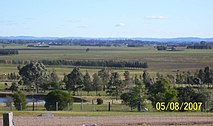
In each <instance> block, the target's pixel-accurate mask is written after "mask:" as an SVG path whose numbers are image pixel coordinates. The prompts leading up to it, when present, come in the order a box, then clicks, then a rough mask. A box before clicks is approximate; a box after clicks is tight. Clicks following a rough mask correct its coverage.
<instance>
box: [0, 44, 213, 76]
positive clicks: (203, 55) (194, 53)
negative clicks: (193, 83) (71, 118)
mask: <svg viewBox="0 0 213 126" xmlns="http://www.w3.org/2000/svg"><path fill="white" fill-rule="evenodd" d="M7 48H10V49H11V48H13V49H20V50H19V54H18V55H10V56H0V60H25V61H29V60H33V61H35V60H43V59H45V60H47V59H49V60H58V59H60V60H123V61H135V60H139V61H143V62H147V63H148V69H147V70H148V71H149V72H151V73H157V72H161V73H162V74H166V73H174V72H175V71H177V70H180V71H187V70H190V71H191V70H195V69H199V68H203V67H205V66H209V67H210V68H211V67H213V51H212V50H199V49H197V50H190V49H187V50H183V51H157V50H156V49H155V48H153V47H151V46H150V47H149V46H147V47H136V48H128V47H93V46H92V47H84V46H56V47H50V48H47V49H43V48H42V49H39V48H38V49H35V50H32V49H30V48H27V47H26V46H7ZM87 48H90V51H89V52H86V51H85V50H86V49H87ZM16 67H17V65H12V64H1V65H0V68H1V73H2V74H3V73H8V72H17V69H16ZM70 67H71V69H72V66H48V68H49V69H50V70H51V69H53V68H54V69H55V70H56V72H57V73H59V75H62V74H63V73H68V72H70V71H71V69H69V68H70ZM86 69H87V70H89V72H92V73H94V72H96V71H98V68H92V67H87V68H85V67H84V68H82V71H83V72H84V71H85V70H86ZM143 70H144V69H134V70H133V69H132V70H130V73H131V74H138V73H141V72H142V71H143ZM119 71H124V68H121V69H120V70H119Z"/></svg>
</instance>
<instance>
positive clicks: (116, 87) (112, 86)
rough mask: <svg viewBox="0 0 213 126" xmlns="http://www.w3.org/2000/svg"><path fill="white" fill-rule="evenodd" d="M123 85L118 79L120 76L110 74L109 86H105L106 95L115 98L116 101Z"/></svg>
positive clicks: (115, 73) (116, 73)
mask: <svg viewBox="0 0 213 126" xmlns="http://www.w3.org/2000/svg"><path fill="white" fill-rule="evenodd" d="M124 87H125V86H124V83H123V81H122V80H121V79H120V75H119V73H118V72H114V73H112V74H111V77H110V81H109V84H108V86H107V93H108V94H109V95H111V96H115V97H116V100H117V99H118V96H119V95H121V94H122V92H123V90H124Z"/></svg>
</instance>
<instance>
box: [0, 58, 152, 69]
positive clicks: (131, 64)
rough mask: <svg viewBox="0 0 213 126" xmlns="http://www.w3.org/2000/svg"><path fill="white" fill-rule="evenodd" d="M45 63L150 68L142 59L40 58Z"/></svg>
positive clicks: (20, 61)
mask: <svg viewBox="0 0 213 126" xmlns="http://www.w3.org/2000/svg"><path fill="white" fill-rule="evenodd" d="M30 62H32V61H24V60H0V63H3V64H28V63H30ZM38 62H41V63H43V64H44V65H72V66H92V67H130V68H131V67H132V68H148V63H146V62H142V61H117V60H39V61H38Z"/></svg>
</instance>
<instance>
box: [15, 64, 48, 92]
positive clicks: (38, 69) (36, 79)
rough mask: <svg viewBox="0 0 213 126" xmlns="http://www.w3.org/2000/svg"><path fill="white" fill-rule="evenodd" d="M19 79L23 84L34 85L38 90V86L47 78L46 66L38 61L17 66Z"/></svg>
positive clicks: (37, 90)
mask: <svg viewBox="0 0 213 126" xmlns="http://www.w3.org/2000/svg"><path fill="white" fill-rule="evenodd" d="M18 70H19V75H20V76H21V81H23V83H24V84H25V85H28V86H34V87H35V88H36V92H37V93H38V92H39V86H40V85H41V84H42V83H45V82H47V81H48V79H49V74H48V71H47V68H46V67H45V66H44V65H43V64H42V63H40V62H31V63H29V64H27V65H25V66H23V67H22V68H20V67H18Z"/></svg>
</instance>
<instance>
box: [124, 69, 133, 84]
mask: <svg viewBox="0 0 213 126" xmlns="http://www.w3.org/2000/svg"><path fill="white" fill-rule="evenodd" d="M124 84H125V87H127V88H129V87H131V86H132V85H131V84H133V83H132V78H131V77H130V73H129V71H125V72H124Z"/></svg>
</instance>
